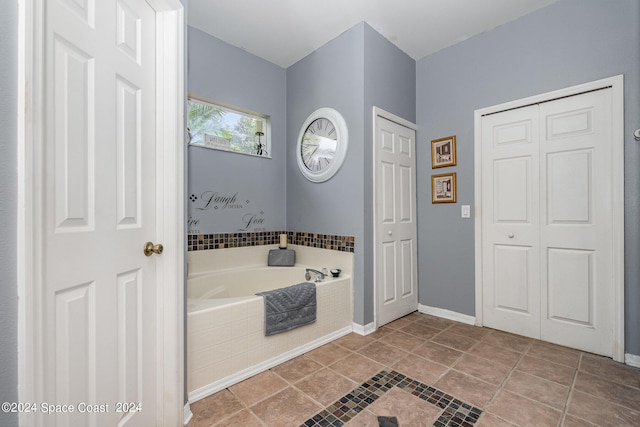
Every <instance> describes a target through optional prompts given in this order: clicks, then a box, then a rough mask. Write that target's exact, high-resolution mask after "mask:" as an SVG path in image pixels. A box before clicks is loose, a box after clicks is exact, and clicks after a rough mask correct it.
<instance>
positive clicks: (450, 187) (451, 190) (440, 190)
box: [431, 172, 456, 203]
mask: <svg viewBox="0 0 640 427" xmlns="http://www.w3.org/2000/svg"><path fill="white" fill-rule="evenodd" d="M431 203H456V173H455V172H451V173H443V174H439V175H431Z"/></svg>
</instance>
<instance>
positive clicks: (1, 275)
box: [0, 2, 18, 426]
mask: <svg viewBox="0 0 640 427" xmlns="http://www.w3.org/2000/svg"><path fill="white" fill-rule="evenodd" d="M12 3H13V4H12V6H11V7H3V8H0V58H2V60H1V61H0V141H1V142H0V218H2V221H0V236H2V244H0V402H17V401H18V297H17V293H18V290H17V289H18V288H17V286H16V284H17V283H18V282H17V270H16V238H17V233H16V225H17V194H18V190H17V177H16V174H17V158H16V156H17V154H16V153H17V147H18V144H17V96H18V80H17V71H18V67H17V63H18V57H17V55H18V54H17V52H18V14H17V8H16V5H15V2H12ZM0 425H1V426H12V425H18V417H17V415H16V414H6V413H4V412H0Z"/></svg>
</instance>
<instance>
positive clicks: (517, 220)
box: [482, 106, 540, 336]
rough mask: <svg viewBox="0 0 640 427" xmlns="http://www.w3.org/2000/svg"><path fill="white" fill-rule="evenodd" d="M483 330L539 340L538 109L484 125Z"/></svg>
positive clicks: (498, 116) (496, 116)
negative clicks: (485, 326) (488, 327)
mask: <svg viewBox="0 0 640 427" xmlns="http://www.w3.org/2000/svg"><path fill="white" fill-rule="evenodd" d="M482 140H483V144H482V161H483V168H482V182H483V192H482V197H483V204H482V230H483V239H482V242H483V247H482V250H483V263H484V264H483V266H484V268H483V283H484V284H485V286H484V290H483V293H484V295H483V303H484V324H485V325H487V326H490V327H494V328H498V329H502V330H505V331H509V332H513V333H517V334H521V335H526V336H539V334H540V287H539V286H538V283H539V281H540V277H539V268H538V265H539V264H540V246H539V229H540V219H539V218H540V215H539V209H538V207H539V199H540V196H539V191H538V181H539V172H538V170H539V153H538V151H539V146H538V107H537V106H530V107H524V108H519V109H516V110H511V111H507V112H504V113H500V114H493V115H490V116H485V117H483V120H482Z"/></svg>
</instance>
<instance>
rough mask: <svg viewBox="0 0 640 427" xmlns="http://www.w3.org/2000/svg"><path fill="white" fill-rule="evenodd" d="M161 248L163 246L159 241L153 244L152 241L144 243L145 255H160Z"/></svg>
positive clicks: (162, 248)
mask: <svg viewBox="0 0 640 427" xmlns="http://www.w3.org/2000/svg"><path fill="white" fill-rule="evenodd" d="M163 250H164V247H162V244H160V243H157V244H155V245H154V244H153V242H147V243H145V244H144V254H145V255H146V256H151V254H158V255H160V254H161V253H162V251H163Z"/></svg>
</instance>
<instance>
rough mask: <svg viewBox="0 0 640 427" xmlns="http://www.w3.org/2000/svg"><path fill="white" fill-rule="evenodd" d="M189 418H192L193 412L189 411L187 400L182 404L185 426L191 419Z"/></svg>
mask: <svg viewBox="0 0 640 427" xmlns="http://www.w3.org/2000/svg"><path fill="white" fill-rule="evenodd" d="M191 418H193V412H191V406H190V405H189V402H187V403H185V404H184V425H185V426H186V425H187V424H189V421H191Z"/></svg>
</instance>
